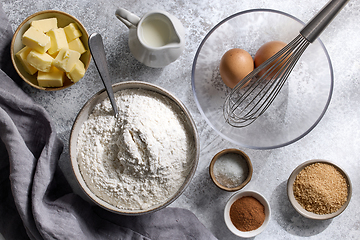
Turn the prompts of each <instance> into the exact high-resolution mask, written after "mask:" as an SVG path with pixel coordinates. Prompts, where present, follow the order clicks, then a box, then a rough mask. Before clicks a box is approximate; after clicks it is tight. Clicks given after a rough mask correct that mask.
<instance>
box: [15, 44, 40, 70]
mask: <svg viewBox="0 0 360 240" xmlns="http://www.w3.org/2000/svg"><path fill="white" fill-rule="evenodd" d="M30 52H31V48H29V47H26V46H25V47H23V48H22V49H21V50H20V51H18V52H17V53H16V54H15V56H16V57H17V58H18V59H19V61H20V62H21V64H22V65H23V66H24V68H25V71H26V72H28V73H29V74H31V75H34V74H35V73H36V72H37V69H36V68H34V67H33V66H31V65H30V64H29V63H28V61H27V60H26V59H27V56H28V55H29V53H30Z"/></svg>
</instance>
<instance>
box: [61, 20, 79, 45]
mask: <svg viewBox="0 0 360 240" xmlns="http://www.w3.org/2000/svg"><path fill="white" fill-rule="evenodd" d="M64 30H65V34H66V38H67V41H68V42H71V41H72V40H74V39H75V38H78V37H81V36H82V33H81V32H80V30H79V29H78V27H77V25H76V24H75V23H70V24H69V25H67V26H66V27H64Z"/></svg>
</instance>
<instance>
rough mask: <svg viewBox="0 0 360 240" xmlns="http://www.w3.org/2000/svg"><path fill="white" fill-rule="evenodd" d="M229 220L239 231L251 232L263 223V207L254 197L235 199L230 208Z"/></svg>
mask: <svg viewBox="0 0 360 240" xmlns="http://www.w3.org/2000/svg"><path fill="white" fill-rule="evenodd" d="M230 219H231V221H232V223H233V224H234V226H235V227H236V228H237V229H239V230H240V231H243V232H245V231H252V230H255V229H257V228H259V227H260V226H261V225H262V224H263V223H264V221H265V207H264V206H263V205H262V204H261V203H260V202H259V200H257V199H256V198H254V197H250V196H246V197H242V198H239V199H237V200H236V201H235V202H234V203H233V204H232V205H231V207H230Z"/></svg>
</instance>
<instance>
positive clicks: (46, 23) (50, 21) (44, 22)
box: [30, 18, 58, 33]
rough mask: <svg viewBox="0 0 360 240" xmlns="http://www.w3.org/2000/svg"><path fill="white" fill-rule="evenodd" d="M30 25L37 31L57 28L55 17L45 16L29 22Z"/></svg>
mask: <svg viewBox="0 0 360 240" xmlns="http://www.w3.org/2000/svg"><path fill="white" fill-rule="evenodd" d="M30 26H31V27H34V28H36V29H38V30H39V31H41V32H43V33H46V32H48V31H50V30H51V29H53V28H57V27H58V26H57V18H47V19H40V20H35V21H32V22H31V23H30Z"/></svg>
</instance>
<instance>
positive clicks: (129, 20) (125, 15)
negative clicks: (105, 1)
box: [115, 8, 140, 28]
mask: <svg viewBox="0 0 360 240" xmlns="http://www.w3.org/2000/svg"><path fill="white" fill-rule="evenodd" d="M115 16H116V17H117V18H118V19H119V20H120V21H122V22H123V23H124V24H125V25H126V26H127V27H128V28H130V27H132V26H135V27H136V26H137V24H138V23H139V21H140V18H139V17H138V16H136V15H135V14H132V13H131V12H129V11H128V10H126V9H124V8H118V9H116V11H115Z"/></svg>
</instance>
